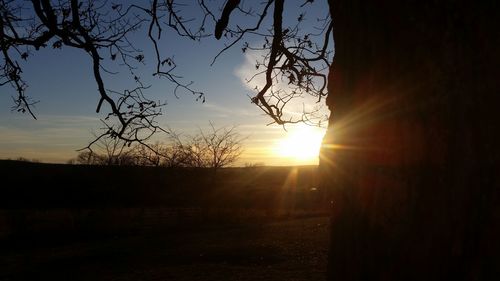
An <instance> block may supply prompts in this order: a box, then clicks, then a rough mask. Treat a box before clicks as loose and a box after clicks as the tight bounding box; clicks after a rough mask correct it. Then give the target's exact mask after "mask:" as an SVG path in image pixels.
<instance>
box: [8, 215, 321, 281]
mask: <svg viewBox="0 0 500 281" xmlns="http://www.w3.org/2000/svg"><path fill="white" fill-rule="evenodd" d="M1 247H2V248H3V249H2V250H1V251H0V280H1V281H11V280H54V281H56V280H75V281H76V280H95V281H99V280H134V281H139V280H242V281H243V280H270V281H276V280H288V281H293V280H296V281H298V280H325V279H326V276H325V272H326V265H327V252H328V218H326V217H314V218H295V219H286V220H279V221H273V222H265V223H251V224H249V223H246V224H238V225H234V224H233V225H226V226H213V227H204V228H198V229H190V230H181V231H161V232H154V231H153V232H152V231H147V232H143V233H135V234H130V235H119V236H113V237H102V238H96V237H93V238H89V239H84V240H81V239H80V240H77V241H66V242H60V243H55V242H50V243H49V242H48V243H44V242H43V240H40V241H37V242H36V243H35V242H30V241H21V242H17V243H13V244H10V245H1Z"/></svg>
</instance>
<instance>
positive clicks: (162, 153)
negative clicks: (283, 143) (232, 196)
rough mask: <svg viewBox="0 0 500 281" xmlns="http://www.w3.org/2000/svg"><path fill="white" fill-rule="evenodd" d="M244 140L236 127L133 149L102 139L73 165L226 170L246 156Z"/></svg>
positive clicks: (176, 136) (172, 137)
mask: <svg viewBox="0 0 500 281" xmlns="http://www.w3.org/2000/svg"><path fill="white" fill-rule="evenodd" d="M244 139H245V138H244V137H243V136H241V134H239V133H238V132H237V131H236V127H234V126H233V127H221V128H216V127H215V126H214V125H213V124H211V125H210V130H209V131H208V132H206V131H203V130H201V129H200V130H199V132H198V133H197V134H195V135H186V136H183V135H181V134H178V133H176V132H173V131H169V133H168V137H167V139H166V141H164V142H161V141H157V142H155V143H137V144H135V145H129V144H127V143H126V142H125V141H123V140H122V139H120V138H102V139H99V141H98V142H97V143H96V146H95V147H96V148H95V149H93V150H85V151H83V152H80V153H79V154H78V155H77V157H76V158H74V159H70V160H69V161H68V163H69V164H84V165H122V166H163V167H189V168H215V169H217V168H222V167H227V166H230V165H232V164H234V163H235V162H236V161H237V160H238V159H239V157H240V156H241V153H242V152H243V141H244Z"/></svg>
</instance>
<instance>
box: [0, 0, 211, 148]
mask: <svg viewBox="0 0 500 281" xmlns="http://www.w3.org/2000/svg"><path fill="white" fill-rule="evenodd" d="M160 18H162V20H160ZM163 18H165V20H163ZM186 21H188V19H183V17H182V12H181V11H180V10H179V9H178V5H177V4H176V3H174V1H157V0H153V1H151V3H150V5H148V6H144V7H143V6H140V5H136V4H128V5H124V4H119V3H111V2H108V1H100V0H86V1H78V0H68V1H49V0H33V1H15V0H2V1H1V2H0V46H1V51H2V56H3V60H2V62H1V68H2V72H1V73H0V85H10V86H11V87H13V88H14V89H15V91H16V93H17V96H16V97H15V98H14V102H15V103H14V107H13V109H14V110H17V111H19V112H26V113H29V114H30V115H31V116H33V118H36V117H35V113H34V112H33V110H32V105H33V104H34V103H36V101H33V100H32V99H30V98H29V96H28V95H27V86H28V84H27V82H26V81H25V80H24V79H23V77H22V73H23V71H22V69H23V65H24V64H25V63H29V59H30V57H31V56H33V55H35V53H36V51H38V50H40V49H43V48H50V47H51V48H54V49H62V48H73V49H77V50H80V51H81V52H83V53H86V54H87V55H88V57H89V60H90V61H91V62H92V69H89V72H92V73H93V76H94V79H95V82H96V84H97V88H98V93H99V96H100V97H99V100H98V102H97V108H96V112H97V113H99V112H100V111H101V108H102V106H103V104H107V105H108V106H109V108H110V112H109V113H108V114H107V116H106V117H105V118H104V119H102V122H103V124H104V127H105V130H104V132H103V133H102V134H101V135H98V136H97V138H96V139H95V140H94V141H93V142H92V143H91V144H90V145H89V147H90V146H91V145H92V144H94V143H95V142H98V141H99V139H101V138H103V137H111V138H119V139H121V140H123V141H124V142H127V143H131V142H137V141H138V142H143V141H145V140H147V139H148V138H149V137H151V136H152V135H153V134H154V133H155V132H157V131H161V130H163V129H162V128H161V127H160V126H158V124H157V123H156V122H155V118H156V117H158V116H159V115H161V107H162V106H163V103H161V102H157V101H153V100H150V99H149V98H148V97H147V96H146V95H145V94H144V90H145V89H146V88H147V86H144V85H143V84H142V83H141V81H140V75H139V74H138V73H136V65H138V64H143V63H144V54H143V53H142V51H141V50H139V49H137V48H136V47H135V46H134V43H133V40H131V39H130V36H131V35H132V34H134V33H136V32H137V31H140V30H142V29H141V27H142V26H143V25H146V26H148V29H147V37H148V39H149V41H150V42H151V44H152V46H153V48H154V51H155V53H154V56H155V58H154V59H155V64H156V65H155V71H154V73H153V75H154V76H157V77H161V78H166V79H167V80H169V81H170V82H172V83H173V84H174V85H175V90H176V91H177V89H179V88H182V89H183V90H186V91H188V92H190V93H192V94H194V95H196V97H197V99H202V100H203V99H204V96H203V93H201V92H197V91H194V90H193V89H191V88H190V83H184V82H183V81H181V80H180V78H179V77H178V76H177V75H175V73H174V72H173V71H174V69H175V68H176V64H175V61H174V60H173V59H172V58H170V57H165V56H163V55H162V54H161V53H160V46H159V43H158V40H159V39H160V38H161V35H162V33H164V29H166V28H168V29H170V30H173V31H174V32H175V33H176V34H177V35H178V36H183V37H188V38H190V39H193V40H195V39H198V38H200V36H201V35H200V33H199V32H200V30H198V31H196V32H193V31H191V30H190V29H188V28H187V27H186V26H185V23H186ZM104 61H111V62H115V63H116V64H117V65H121V66H123V67H125V68H126V69H127V70H128V72H130V73H131V76H132V78H133V79H134V80H135V82H136V83H137V87H135V88H133V89H128V90H125V91H123V92H118V91H113V90H107V87H106V81H105V80H104V79H103V76H102V73H103V72H109V71H107V70H106V69H105V68H104V65H103V62H104Z"/></svg>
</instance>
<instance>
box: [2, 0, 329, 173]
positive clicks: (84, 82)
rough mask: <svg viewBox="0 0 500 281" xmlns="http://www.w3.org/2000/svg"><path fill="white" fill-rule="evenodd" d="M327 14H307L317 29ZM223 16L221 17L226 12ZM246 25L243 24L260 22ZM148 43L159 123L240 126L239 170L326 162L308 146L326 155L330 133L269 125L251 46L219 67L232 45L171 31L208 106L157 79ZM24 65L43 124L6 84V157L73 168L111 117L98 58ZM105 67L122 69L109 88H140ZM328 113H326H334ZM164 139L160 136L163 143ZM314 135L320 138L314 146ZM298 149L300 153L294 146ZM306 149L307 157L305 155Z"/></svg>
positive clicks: (71, 53)
mask: <svg viewBox="0 0 500 281" xmlns="http://www.w3.org/2000/svg"><path fill="white" fill-rule="evenodd" d="M316 2H318V1H316ZM249 3H253V2H251V1H250V2H249V1H246V3H245V1H243V5H246V6H248V5H249ZM324 11H325V9H324V7H323V6H321V3H320V4H316V3H314V4H312V5H310V7H308V9H307V10H306V16H305V18H306V23H307V22H308V21H309V23H310V24H314V22H315V21H316V19H317V18H318V17H323V16H324ZM216 12H217V13H219V14H220V11H217V10H216ZM285 12H286V14H285V18H286V19H295V18H296V17H297V16H299V14H300V13H301V12H300V11H299V10H295V9H294V8H293V7H288V8H287V6H285ZM186 13H187V15H186V16H192V17H196V11H190V10H186ZM191 13H192V15H191ZM217 13H216V16H218V15H219V14H217ZM238 20H239V23H240V24H242V25H243V24H245V23H249V22H250V21H254V20H255V18H253V19H252V18H248V19H247V18H238ZM145 38H146V37H145V34H144V31H143V30H140V31H138V32H137V33H136V34H134V35H133V36H132V40H133V42H134V44H135V46H136V47H138V48H140V49H142V50H143V51H144V54H145V64H144V65H141V66H139V68H138V69H137V70H136V75H138V76H140V78H141V80H142V82H143V83H144V84H146V85H150V88H149V89H148V90H147V91H146V94H147V95H148V97H149V98H150V99H153V100H160V101H165V102H166V103H167V105H166V106H165V107H164V108H163V110H162V112H163V115H162V116H161V117H160V118H158V119H157V121H158V123H159V124H160V125H161V126H163V127H168V128H171V129H172V130H174V131H176V132H178V133H181V134H185V135H189V134H195V133H196V132H198V131H199V130H200V129H202V130H203V129H207V127H209V125H210V122H212V123H213V124H214V125H215V126H216V127H223V126H236V128H237V131H238V132H239V133H240V134H241V135H242V136H244V137H246V139H245V141H244V143H243V144H244V153H243V155H242V156H241V158H240V160H239V161H238V163H236V164H237V165H245V164H257V163H258V164H265V165H303V164H317V163H318V157H317V155H314V156H311V155H310V154H311V152H306V151H307V149H303V148H301V147H307V148H308V149H309V150H313V151H314V150H319V140H320V139H321V136H322V134H323V133H324V128H316V127H307V126H304V125H288V126H286V127H285V129H286V130H285V129H284V128H283V127H282V126H278V125H275V124H274V125H268V124H269V123H270V122H271V121H272V120H271V119H270V117H268V116H265V115H263V112H262V111H261V110H260V109H259V108H258V107H256V106H255V105H254V104H251V103H250V98H249V96H253V95H255V92H254V90H253V88H254V87H255V86H256V85H258V84H259V83H262V81H263V80H262V79H261V80H259V79H256V80H254V81H253V82H252V83H253V84H252V83H247V82H246V80H247V79H249V78H250V77H251V76H252V75H253V74H254V73H255V58H256V57H258V55H259V54H258V53H256V52H246V53H242V51H241V47H242V44H243V43H237V44H236V45H235V46H234V47H233V48H231V49H229V50H228V51H227V52H225V53H224V54H223V55H222V56H220V57H219V58H218V59H217V61H216V62H215V64H213V65H212V66H211V62H212V60H213V58H214V57H215V56H216V54H217V53H218V52H219V51H220V50H221V49H222V48H224V46H225V45H224V44H227V42H228V41H223V40H221V41H217V40H215V39H214V38H213V37H209V38H204V39H202V40H200V41H192V40H188V39H186V38H180V37H178V36H176V35H175V34H174V33H172V32H171V31H167V32H166V33H164V35H163V38H164V40H162V41H161V45H160V47H161V48H162V52H163V53H164V54H166V55H169V56H173V57H174V59H175V61H176V63H177V65H178V68H177V69H176V73H177V74H178V75H180V76H182V77H183V78H182V79H183V81H186V82H189V81H193V85H192V88H193V89H195V90H200V91H203V92H204V93H205V95H206V102H205V103H201V102H200V101H196V100H195V97H193V96H192V95H191V94H188V93H180V94H179V95H178V97H175V96H174V94H173V86H172V84H171V83H169V82H168V81H166V80H161V79H158V78H155V77H152V75H151V73H152V67H153V64H154V62H153V59H152V54H153V53H152V48H151V45H149V44H148V42H147V41H146V39H145ZM259 40H262V39H261V38H252V37H249V38H247V41H249V42H250V43H251V44H259ZM22 66H23V75H24V76H23V77H24V79H25V80H26V81H27V83H28V85H29V88H28V90H27V95H29V96H30V97H31V98H33V99H34V100H39V103H37V104H36V105H35V106H34V107H33V109H34V112H35V114H36V116H37V120H34V119H33V118H31V117H30V116H29V115H26V114H21V113H18V112H15V111H12V105H13V102H12V96H14V95H15V92H14V91H13V89H12V88H10V86H8V85H5V86H2V87H0V159H7V158H10V159H16V158H18V157H24V158H27V159H36V160H38V161H41V162H51V163H65V162H66V161H68V160H69V159H71V158H74V157H75V156H76V155H77V151H76V150H77V149H80V148H82V147H85V146H86V145H87V144H88V143H89V141H91V140H92V137H93V135H92V133H93V132H98V131H99V128H100V126H101V123H100V118H103V116H104V115H103V114H97V113H96V112H95V109H96V106H97V102H98V100H99V95H98V92H97V85H96V82H95V80H94V78H93V75H92V65H91V60H90V58H89V56H88V55H87V54H85V53H83V52H82V51H81V50H75V49H71V48H69V47H63V48H62V49H61V50H58V49H55V50H54V49H52V48H45V49H42V50H41V51H38V52H33V54H32V55H31V56H30V57H29V60H28V61H27V62H26V63H24V64H23V65H22ZM105 66H106V68H107V69H108V70H110V71H112V72H118V74H103V78H104V80H105V83H106V88H108V89H113V90H118V91H122V90H124V89H127V88H131V87H133V86H134V82H133V79H132V77H131V75H130V74H129V73H128V72H127V70H126V69H125V68H123V67H121V66H119V65H117V64H116V63H108V62H105ZM303 103H307V104H314V101H312V100H304V101H303ZM291 110H295V109H294V108H292V109H291ZM296 110H297V111H298V109H297V108H296ZM103 112H105V110H103ZM323 114H324V115H325V116H326V114H327V112H326V111H325V112H324V113H323ZM305 136H307V137H305ZM162 137H164V136H161V135H158V136H156V138H157V140H160V141H161V140H162ZM308 138H313V139H315V140H316V141H313V143H311V140H308ZM293 146H295V147H299V148H297V149H293V148H292V147H293ZM300 150H302V152H299V153H298V154H297V151H300ZM304 150H306V151H304ZM294 153H295V154H294ZM313 154H314V153H313Z"/></svg>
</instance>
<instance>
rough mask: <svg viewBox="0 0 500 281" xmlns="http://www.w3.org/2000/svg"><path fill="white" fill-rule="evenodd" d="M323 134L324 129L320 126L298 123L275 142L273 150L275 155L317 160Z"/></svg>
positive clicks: (294, 158) (299, 159) (302, 159)
mask: <svg viewBox="0 0 500 281" xmlns="http://www.w3.org/2000/svg"><path fill="white" fill-rule="evenodd" d="M323 135H324V130H323V129H321V128H317V127H312V126H307V125H304V124H302V125H298V126H297V127H295V128H293V129H291V130H290V131H289V132H288V133H287V134H286V135H285V138H283V139H280V140H279V141H278V142H277V144H276V147H275V148H274V151H275V153H276V154H277V155H279V156H281V157H286V158H290V159H291V160H296V161H302V162H306V161H311V160H317V159H318V155H319V150H320V147H321V140H322V139H323Z"/></svg>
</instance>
